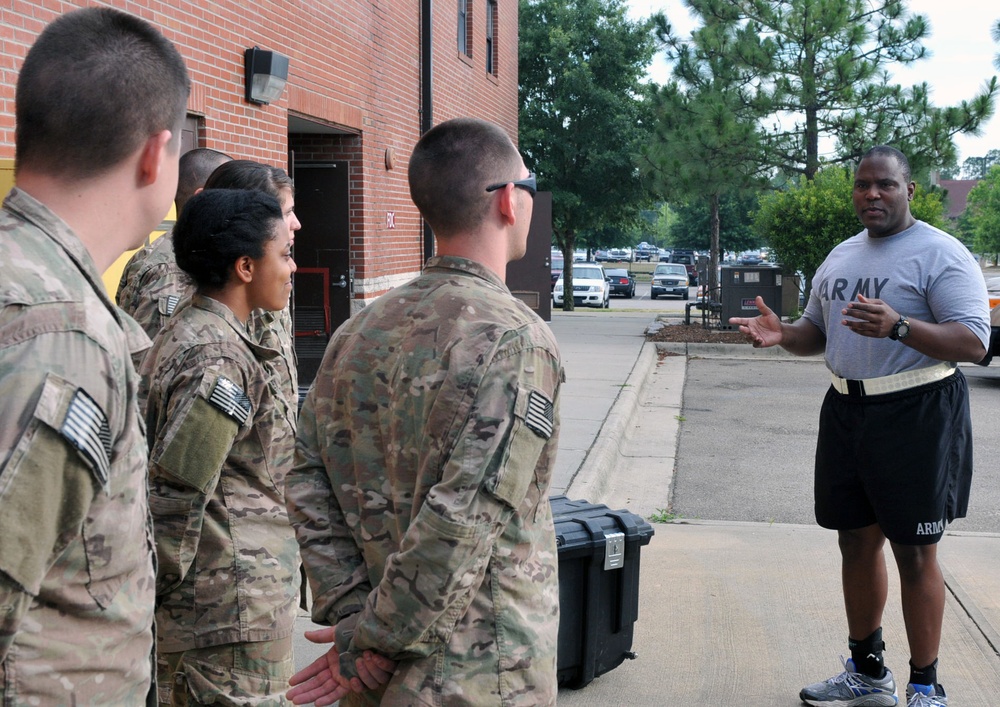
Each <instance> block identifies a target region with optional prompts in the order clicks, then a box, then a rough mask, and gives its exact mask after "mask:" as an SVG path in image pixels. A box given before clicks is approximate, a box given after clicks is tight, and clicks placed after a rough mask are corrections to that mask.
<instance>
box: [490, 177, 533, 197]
mask: <svg viewBox="0 0 1000 707" xmlns="http://www.w3.org/2000/svg"><path fill="white" fill-rule="evenodd" d="M508 184H513V185H514V186H515V187H521V188H522V189H524V190H525V191H526V192H528V193H529V194H531V198H532V199H534V198H535V192H537V191H538V182H536V181H535V173H534V172H531V173H530V174H528V176H527V177H526V178H524V179H518V180H517V181H513V180H512V181H509V182H501V183H500V184H490V185H489V186H488V187H486V191H496V190H497V189H503V188H504V187H505V186H507V185H508Z"/></svg>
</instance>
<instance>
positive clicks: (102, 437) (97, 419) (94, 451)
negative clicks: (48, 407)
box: [59, 389, 111, 488]
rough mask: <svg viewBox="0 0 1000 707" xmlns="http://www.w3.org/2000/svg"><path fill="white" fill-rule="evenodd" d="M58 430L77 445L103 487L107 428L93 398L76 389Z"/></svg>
mask: <svg viewBox="0 0 1000 707" xmlns="http://www.w3.org/2000/svg"><path fill="white" fill-rule="evenodd" d="M59 433H60V434H62V436H63V437H65V438H66V439H67V440H68V441H69V443H70V444H72V445H73V446H74V447H76V448H77V450H78V451H79V452H80V455H81V456H82V457H83V458H84V460H85V461H86V462H87V465H88V466H89V467H90V468H91V470H93V472H94V476H96V477H97V480H98V482H100V484H101V486H102V487H103V488H107V486H108V476H109V475H110V471H111V428H110V427H109V426H108V418H107V417H106V416H105V414H104V411H103V410H101V408H100V406H99V405H98V404H97V403H96V402H94V399H93V398H91V397H90V396H89V395H87V394H86V393H85V392H84V391H83V390H82V389H78V390H77V391H76V393H75V394H74V395H73V399H72V400H70V402H69V407H68V408H67V410H66V417H65V419H63V423H62V427H60V428H59Z"/></svg>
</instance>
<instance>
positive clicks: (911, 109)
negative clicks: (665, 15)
mask: <svg viewBox="0 0 1000 707" xmlns="http://www.w3.org/2000/svg"><path fill="white" fill-rule="evenodd" d="M685 3H686V4H687V5H688V6H689V8H690V9H691V10H693V11H694V12H695V13H697V14H698V15H699V16H701V17H702V18H703V21H704V22H705V23H706V24H714V23H718V24H722V25H725V26H727V27H729V28H730V29H731V31H732V32H733V33H735V35H734V36H736V37H737V38H738V42H737V43H735V44H734V45H733V47H732V51H731V53H730V54H729V56H728V59H729V60H730V61H732V62H733V63H734V64H737V65H740V66H745V67H748V68H749V69H750V70H751V71H753V72H755V73H757V74H758V75H759V76H760V77H761V83H760V85H761V86H762V87H763V88H764V89H765V90H766V91H767V94H768V95H767V97H768V99H769V102H770V105H769V115H770V117H769V118H768V119H767V120H766V121H764V122H763V124H762V126H763V138H764V141H765V150H764V154H765V159H766V160H767V162H768V164H770V165H772V166H774V167H775V168H777V169H779V170H780V171H782V172H785V173H786V174H802V175H804V176H805V177H806V178H807V179H812V177H813V176H814V175H815V174H816V173H817V171H818V170H819V168H820V166H821V164H822V163H823V161H824V160H821V158H820V152H819V139H820V136H821V135H833V136H836V138H837V143H836V154H834V155H831V156H829V157H827V158H825V161H826V162H827V163H832V164H838V163H847V162H853V161H856V160H857V159H858V158H859V157H860V156H861V155H862V154H863V153H864V152H865V150H867V148H869V147H871V146H872V145H875V144H879V143H882V144H891V145H893V146H895V147H897V148H899V149H900V150H902V151H903V152H904V153H905V154H906V155H907V157H908V158H909V160H910V164H911V167H912V168H913V172H914V174H915V175H920V174H923V173H924V172H925V171H926V170H928V169H929V168H931V167H940V166H948V165H950V164H952V163H954V162H955V160H956V148H955V144H954V140H953V138H954V136H955V135H957V134H960V133H973V134H974V133H976V132H977V131H978V129H979V126H980V125H981V124H982V123H983V122H984V121H986V120H987V119H989V118H990V116H991V115H992V114H993V104H994V99H995V97H996V94H997V91H998V86H997V80H996V77H993V78H992V79H990V80H989V81H988V82H987V83H986V84H985V85H984V87H983V88H982V90H981V91H980V92H979V93H978V94H977V95H975V96H974V97H973V98H971V99H970V100H967V101H962V102H961V103H959V105H957V106H951V107H945V108H938V107H935V106H933V105H932V104H931V102H930V98H929V90H928V87H927V84H926V83H923V84H918V85H916V86H913V87H911V88H909V89H904V88H902V87H901V86H898V85H893V84H891V83H890V76H889V72H888V70H889V69H890V68H891V67H892V66H893V65H896V64H909V63H912V62H914V61H917V60H919V59H922V58H924V57H925V54H926V51H925V49H924V47H923V45H922V44H921V40H923V39H924V38H925V37H926V36H927V33H928V25H927V21H926V19H925V18H924V17H923V16H920V15H911V14H909V13H907V12H906V8H905V2H904V0H685Z"/></svg>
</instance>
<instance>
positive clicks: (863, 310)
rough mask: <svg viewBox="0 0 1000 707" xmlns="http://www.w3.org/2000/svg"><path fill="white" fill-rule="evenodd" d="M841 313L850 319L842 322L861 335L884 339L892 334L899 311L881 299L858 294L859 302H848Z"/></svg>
mask: <svg viewBox="0 0 1000 707" xmlns="http://www.w3.org/2000/svg"><path fill="white" fill-rule="evenodd" d="M841 314H843V315H844V316H845V317H850V319H844V320H842V321H841V322H840V323H841V324H843V325H844V326H846V327H847V328H848V329H850V330H851V331H853V332H854V333H855V334H860V335H861V336H868V337H871V338H877V339H884V338H886V337H888V336H889V335H890V334H892V329H893V327H894V326H895V325H896V322H898V321H899V313H898V312H896V310H895V309H893V308H892V307H890V306H889V305H888V304H886V303H885V302H883V301H882V300H880V299H875V298H872V299H868V298H867V297H865V296H864V295H858V301H857V302H848V304H847V306H846V307H844V309H842V310H841Z"/></svg>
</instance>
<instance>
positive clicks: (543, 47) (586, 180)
mask: <svg viewBox="0 0 1000 707" xmlns="http://www.w3.org/2000/svg"><path fill="white" fill-rule="evenodd" d="M626 10H627V6H626V3H625V2H624V0H520V3H519V12H520V29H519V37H520V39H519V41H520V56H519V60H518V70H519V77H518V81H519V83H518V93H519V98H520V106H521V109H520V129H519V136H520V147H521V150H522V152H523V153H524V155H525V161H526V162H527V163H528V167H529V169H532V170H533V171H534V172H535V173H536V174H537V175H538V180H539V182H540V183H541V184H542V186H543V188H545V189H548V190H551V191H552V232H553V238H554V239H555V241H556V243H557V244H558V245H559V247H560V248H561V249H562V251H563V255H564V258H565V263H566V268H565V270H564V274H565V277H564V281H565V283H566V288H567V290H566V294H567V296H566V297H565V298H564V302H565V305H564V308H565V309H567V310H571V309H573V296H572V284H571V280H572V261H573V258H572V253H573V250H574V249H575V248H576V247H577V238H578V236H579V235H580V234H582V233H584V232H587V233H590V234H598V233H600V234H602V237H607V235H608V232H607V230H606V229H607V228H616V229H619V230H620V231H621V232H622V233H627V232H628V231H629V228H630V227H631V226H634V225H635V223H636V221H637V220H638V218H639V212H640V210H641V209H642V208H643V207H645V206H647V205H648V204H649V202H650V201H651V198H650V197H651V195H650V193H649V191H648V189H647V188H646V184H645V182H644V180H643V178H642V175H641V174H640V172H639V170H638V168H637V166H636V156H637V154H638V151H639V147H640V145H641V144H643V143H644V142H646V140H647V136H648V124H649V117H650V109H649V102H648V98H649V95H648V93H649V89H648V87H647V86H646V84H644V83H643V78H644V76H645V73H646V68H647V66H648V65H649V63H650V61H651V60H652V56H653V51H654V48H655V39H654V36H653V34H652V24H651V23H650V22H649V21H640V22H634V21H631V20H629V19H627V17H626ZM623 237H624V236H623ZM585 245H589V246H597V245H604V244H603V243H601V244H599V243H586V242H585ZM630 245H631V244H630Z"/></svg>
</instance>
